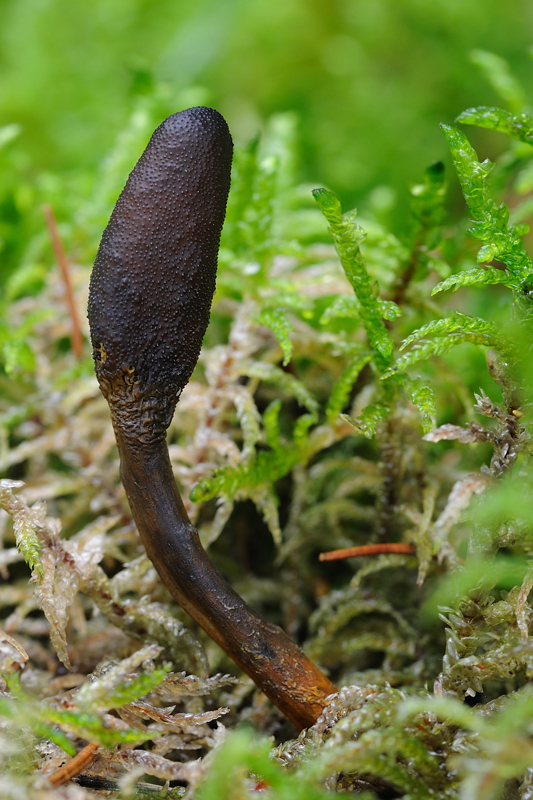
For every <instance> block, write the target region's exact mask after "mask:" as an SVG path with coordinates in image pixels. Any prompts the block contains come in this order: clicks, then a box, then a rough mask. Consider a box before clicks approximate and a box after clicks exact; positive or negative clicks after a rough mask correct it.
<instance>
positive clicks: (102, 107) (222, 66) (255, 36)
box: [0, 0, 533, 273]
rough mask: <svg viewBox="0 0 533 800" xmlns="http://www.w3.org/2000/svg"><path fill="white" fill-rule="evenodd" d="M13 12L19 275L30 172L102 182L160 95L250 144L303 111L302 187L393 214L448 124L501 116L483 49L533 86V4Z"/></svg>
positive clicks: (7, 115)
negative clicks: (117, 149)
mask: <svg viewBox="0 0 533 800" xmlns="http://www.w3.org/2000/svg"><path fill="white" fill-rule="evenodd" d="M0 10H1V20H2V24H1V26H0V65H1V69H0V125H1V126H8V125H10V126H12V125H14V124H16V125H18V126H20V128H14V127H11V128H8V129H7V133H6V134H5V135H6V136H7V138H9V137H10V136H11V135H12V136H13V138H16V143H15V144H9V148H8V149H9V153H8V157H7V155H6V156H3V157H2V160H1V163H0V170H2V171H3V173H4V175H3V178H2V184H1V187H0V192H1V196H0V204H1V209H0V210H1V211H2V222H1V225H2V229H0V235H1V236H2V237H3V240H4V257H5V260H4V264H5V269H4V273H6V271H10V269H11V268H12V267H10V264H11V265H12V266H13V265H14V264H15V262H16V258H17V253H18V254H19V255H20V247H19V245H20V242H18V243H17V241H15V240H16V238H17V237H16V236H14V234H13V229H14V228H13V226H14V225H16V223H17V221H18V220H19V218H20V216H21V215H23V213H24V212H25V211H26V210H27V207H28V205H31V202H32V201H31V198H29V196H28V192H26V194H25V193H24V192H21V191H20V190H18V191H17V188H16V187H17V184H19V183H20V176H21V175H22V174H23V175H25V176H26V178H27V179H31V178H32V177H34V176H37V175H42V174H43V172H47V173H49V174H51V175H55V176H63V175H72V174H78V175H81V174H90V173H91V171H92V172H93V173H94V171H95V168H96V167H97V165H98V164H99V163H100V161H101V159H102V158H103V156H105V154H106V153H107V152H108V151H109V149H110V148H111V147H112V145H113V143H114V142H115V140H116V137H117V134H118V133H119V132H120V131H121V130H122V129H123V128H124V126H125V124H126V122H127V120H128V118H129V117H130V116H131V113H132V110H133V109H134V108H135V107H136V103H138V101H139V96H142V95H143V94H150V93H151V92H154V90H157V91H162V92H163V94H165V96H166V98H167V101H166V102H167V105H168V107H170V108H172V109H173V110H176V111H177V110H180V109H181V108H183V107H185V106H187V105H192V104H200V103H202V104H208V105H213V106H215V107H216V108H218V109H219V110H220V111H221V112H222V113H223V114H224V115H225V116H226V118H227V119H228V122H229V124H230V128H231V130H232V131H233V134H234V138H235V139H236V141H237V142H238V143H239V142H244V141H246V140H247V139H249V138H250V137H252V136H253V135H254V134H255V133H256V132H257V131H258V130H260V129H261V127H262V125H263V124H264V122H265V120H267V119H268V118H269V116H270V115H272V114H275V113H278V112H283V111H289V110H290V111H294V112H295V113H296V114H297V117H298V120H299V130H300V151H301V161H300V165H299V169H300V176H299V177H300V178H301V179H302V180H305V181H310V182H312V183H313V184H314V185H327V186H329V187H331V188H332V189H334V190H335V191H336V192H338V193H339V194H340V196H341V198H342V199H343V202H344V203H345V204H346V205H354V204H358V203H360V202H361V200H362V198H364V197H365V196H367V195H368V194H369V192H371V191H374V193H375V198H374V199H375V200H376V202H383V203H385V204H387V203H389V202H392V198H393V197H394V195H395V194H397V193H398V192H399V193H400V194H401V193H402V191H404V189H405V186H406V185H407V184H408V183H413V182H415V181H417V180H418V179H419V176H420V174H421V172H422V171H423V169H424V168H425V167H426V166H427V165H428V164H429V163H431V162H432V161H435V160H437V159H441V158H445V157H446V154H447V147H446V144H445V142H444V138H443V137H442V134H441V133H440V131H439V128H438V123H439V122H451V121H452V120H453V118H454V117H455V116H456V115H457V114H458V113H459V112H460V111H461V110H463V109H464V108H466V107H468V106H471V105H476V104H477V105H480V104H487V105H490V104H501V100H500V99H499V98H498V97H497V96H496V94H495V92H494V90H493V89H492V88H491V87H490V85H489V83H488V82H487V81H486V79H485V77H484V76H483V74H482V70H480V69H479V67H477V66H476V65H474V64H473V63H472V59H471V57H470V53H471V51H472V50H473V49H476V48H478V49H482V50H488V51H492V52H494V53H497V54H498V55H500V56H502V57H504V58H506V59H507V60H508V61H509V62H510V64H511V67H512V69H513V71H514V72H515V73H516V74H517V76H518V77H519V78H520V79H521V80H522V81H523V83H524V84H525V85H526V87H529V86H531V66H532V65H531V62H530V57H529V53H528V49H529V46H530V43H531V37H530V31H531V29H532V22H533V4H532V3H531V2H528V0H507V2H506V3H502V2H501V0H432V2H428V0H328V2H324V0H224V1H223V2H221V0H194V2H193V0H158V2H154V1H153V0H91V2H85V0H0ZM17 131H18V135H17V136H16V137H15V135H14V134H15V133H16V132H17ZM475 135H476V136H478V137H481V138H478V139H477V140H476V139H475V137H474V144H476V145H477V144H478V143H479V142H481V143H482V151H481V153H480V155H481V156H482V157H485V156H487V155H489V156H490V155H494V150H495V149H496V151H497V148H498V147H499V141H498V137H497V136H496V137H494V135H493V134H492V135H491V134H487V133H483V132H481V133H476V134H475ZM485 142H486V152H484V150H483V147H484V146H485V145H484V143H485ZM1 144H2V142H0V145H1ZM502 146H503V142H502ZM5 149H6V148H4V150H5ZM41 183H42V181H41ZM382 187H391V188H392V190H393V191H392V192H390V191H387V190H385V191H384V190H383V188H382ZM44 195H45V196H44V199H46V192H44ZM41 199H42V198H41ZM56 205H57V204H56ZM59 214H60V216H61V209H59Z"/></svg>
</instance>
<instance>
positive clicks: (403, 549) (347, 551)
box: [318, 542, 415, 561]
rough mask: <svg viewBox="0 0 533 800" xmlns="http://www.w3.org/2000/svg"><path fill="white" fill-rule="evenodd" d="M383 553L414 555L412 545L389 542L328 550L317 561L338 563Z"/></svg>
mask: <svg viewBox="0 0 533 800" xmlns="http://www.w3.org/2000/svg"><path fill="white" fill-rule="evenodd" d="M383 553H396V554H399V555H406V556H411V555H414V553H415V548H414V547H413V545H412V544H405V543H402V542H396V543H394V542H389V543H384V544H361V545H358V546H357V547H344V548H343V549H342V550H328V551H327V552H326V553H320V555H319V556H318V560H319V561H340V559H342V558H355V557H356V556H377V555H381V554H383Z"/></svg>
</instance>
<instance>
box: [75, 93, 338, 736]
mask: <svg viewBox="0 0 533 800" xmlns="http://www.w3.org/2000/svg"><path fill="white" fill-rule="evenodd" d="M231 156H232V142H231V136H230V134H229V131H228V127H227V125H226V123H225V121H224V120H223V118H222V117H221V116H220V114H219V113H218V112H216V111H213V110H212V109H208V108H191V109H188V110H187V111H182V112H181V113H179V114H174V115H173V116H171V117H169V118H168V119H166V120H165V121H164V122H163V123H162V124H161V125H160V126H159V128H157V130H156V131H155V133H154V134H153V136H152V138H151V139H150V142H149V143H148V146H147V148H146V150H145V152H144V153H143V155H142V156H141V158H140V159H139V161H138V163H137V165H136V167H135V169H134V170H133V172H132V173H131V175H130V177H129V179H128V182H127V184H126V186H125V188H124V191H123V192H122V194H121V195H120V197H119V199H118V201H117V204H116V207H115V209H114V211H113V213H112V215H111V219H110V221H109V224H108V226H107V228H106V229H105V231H104V234H103V237H102V242H101V245H100V248H99V250H98V254H97V257H96V262H95V265H94V270H93V273H92V276H91V285H90V293H89V323H90V327H91V340H92V344H93V351H94V360H95V366H96V374H97V377H98V381H99V383H100V387H101V389H102V392H103V393H104V395H105V397H106V399H107V401H108V403H109V406H110V409H111V416H112V420H113V425H114V429H115V436H116V440H117V445H118V449H119V454H120V463H121V467H120V471H121V478H122V482H123V484H124V487H125V489H126V494H127V497H128V501H129V504H130V507H131V510H132V514H133V518H134V520H135V522H136V524H137V528H138V530H139V534H140V536H141V539H142V542H143V544H144V546H145V548H146V552H147V554H148V556H149V558H150V559H151V561H152V563H153V564H154V566H155V567H156V569H157V571H158V573H159V575H160V577H161V580H162V581H163V583H164V584H165V586H166V587H167V589H168V590H169V592H170V593H171V594H172V596H173V597H174V598H175V599H176V600H177V601H178V603H180V604H181V606H182V607H183V608H184V609H185V610H186V611H187V612H188V613H189V614H190V615H191V617H192V618H193V619H194V620H196V622H197V623H198V624H199V625H201V627H202V628H203V629H204V630H205V631H206V632H207V633H208V634H209V636H211V637H212V638H213V639H214V641H215V642H217V644H219V645H220V647H222V648H223V649H224V650H225V651H226V652H227V653H228V654H229V655H230V656H231V657H232V658H233V659H234V661H236V662H237V664H239V665H240V666H241V667H242V669H243V670H244V671H245V672H246V673H247V674H248V675H250V677H251V678H253V680H254V681H255V682H256V684H257V685H258V686H259V687H260V688H261V689H262V690H263V691H264V692H265V694H266V695H267V696H268V697H270V699H271V700H272V701H273V702H274V703H275V704H276V705H277V706H278V707H279V708H280V709H281V710H282V711H283V712H284V713H285V714H286V716H287V717H288V718H289V719H291V720H292V721H293V722H294V723H295V724H296V725H297V726H298V727H300V728H302V727H305V726H307V725H311V724H312V723H313V722H315V720H316V719H317V717H318V716H319V714H320V713H321V711H322V709H323V708H324V705H325V704H326V698H327V697H328V696H329V695H330V694H332V693H333V692H335V687H334V686H333V685H332V684H331V683H330V681H329V680H328V679H327V678H326V677H325V675H323V674H322V672H320V670H319V669H317V667H316V666H315V665H314V664H313V663H312V662H311V661H309V659H308V658H306V656H305V655H304V654H303V653H302V651H301V650H300V649H299V648H298V647H297V646H296V645H295V644H294V643H293V642H292V641H291V640H290V639H289V638H288V636H287V635H286V634H285V633H284V632H283V631H282V630H281V628H278V627H277V626H276V625H273V624H272V623H270V622H268V621H266V620H264V619H263V618H262V617H260V616H259V614H257V613H256V612H255V611H253V609H251V608H250V607H249V606H248V605H247V604H246V603H245V601H244V600H243V599H242V598H241V597H240V596H239V595H238V594H237V593H236V592H235V591H234V590H233V589H232V588H231V586H230V585H229V584H228V583H227V582H226V581H225V579H224V578H223V577H222V575H220V573H219V572H218V571H217V570H216V569H215V567H214V566H213V564H212V563H211V561H210V560H209V558H208V557H207V554H206V553H205V551H204V549H203V548H202V545H201V543H200V539H199V536H198V532H197V531H196V530H195V528H194V527H193V526H192V525H191V522H190V520H189V518H188V516H187V513H186V511H185V508H184V506H183V503H182V501H181V497H180V495H179V492H178V490H177V487H176V482H175V480H174V476H173V473H172V467H171V464H170V459H169V456H168V449H167V446H166V442H165V432H166V429H167V427H168V425H169V423H170V420H171V418H172V414H173V412H174V408H175V405H176V402H177V399H178V397H179V395H180V392H181V391H182V389H183V387H184V386H185V384H186V383H187V381H188V380H189V378H190V376H191V373H192V371H193V369H194V367H195V365H196V361H197V359H198V355H199V352H200V348H201V344H202V338H203V335H204V333H205V329H206V327H207V324H208V322H209V311H210V307H211V300H212V297H213V292H214V289H215V276H216V264H217V253H218V246H219V239H220V232H221V229H222V224H223V221H224V214H225V209H226V200H227V196H228V191H229V183H230V168H231Z"/></svg>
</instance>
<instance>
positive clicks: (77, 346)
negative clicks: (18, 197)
mask: <svg viewBox="0 0 533 800" xmlns="http://www.w3.org/2000/svg"><path fill="white" fill-rule="evenodd" d="M43 214H44V218H45V220H46V227H47V228H48V233H49V235H50V241H51V243H52V249H53V251H54V255H55V257H56V260H57V263H58V265H59V269H60V270H61V274H62V276H63V282H64V284H65V291H66V295H67V304H68V310H69V313H70V318H71V320H72V334H71V341H72V349H73V351H74V355H75V356H76V358H78V359H80V358H81V356H82V349H83V340H82V336H81V327H80V319H79V316H78V311H77V309H76V304H75V302H74V293H73V291H72V283H71V281H70V275H69V266H68V258H67V254H66V253H65V250H64V248H63V243H62V242H61V238H60V236H59V231H58V229H57V222H56V218H55V215H54V210H53V208H52V206H51V205H49V204H48V203H47V204H46V205H44V206H43Z"/></svg>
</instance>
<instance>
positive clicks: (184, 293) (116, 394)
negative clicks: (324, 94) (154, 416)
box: [89, 107, 233, 424]
mask: <svg viewBox="0 0 533 800" xmlns="http://www.w3.org/2000/svg"><path fill="white" fill-rule="evenodd" d="M232 150H233V146H232V141H231V136H230V133H229V130H228V126H227V124H226V122H225V120H224V119H223V117H222V116H221V115H220V114H219V113H218V112H217V111H214V110H213V109H210V108H202V107H199V108H190V109H187V110H186V111H182V112H180V113H179V114H174V115H172V116H171V117H168V119H166V120H165V121H164V122H163V123H162V124H161V125H160V126H159V127H158V128H157V130H156V131H155V132H154V134H153V136H152V138H151V139H150V142H149V143H148V146H147V148H146V150H145V151H144V153H143V155H142V156H141V158H140V159H139V161H138V162H137V165H136V166H135V168H134V170H133V172H132V173H131V174H130V176H129V178H128V181H127V183H126V186H125V188H124V190H123V192H122V194H121V195H120V197H119V199H118V201H117V204H116V206H115V209H114V211H113V213H112V215H111V219H110V220H109V223H108V225H107V227H106V229H105V231H104V234H103V236H102V241H101V244H100V247H99V250H98V254H97V256H96V261H95V264H94V269H93V273H92V276H91V284H90V291H89V322H90V327H91V340H92V345H93V350H94V358H95V364H96V373H97V376H98V379H99V381H100V385H101V388H102V391H103V392H104V394H105V395H106V397H107V398H108V400H109V402H110V405H112V403H113V402H119V403H122V404H123V403H126V404H128V397H129V396H131V395H135V396H136V397H137V398H138V397H139V396H141V397H143V398H144V399H145V406H146V411H147V412H148V410H149V408H148V407H149V406H150V405H155V406H156V407H159V406H161V408H160V411H161V412H163V411H164V413H163V417H164V418H165V419H166V418H167V417H168V416H169V414H170V416H171V413H172V412H173V409H174V406H175V403H176V400H177V397H178V396H179V393H180V392H181V390H182V388H183V387H184V386H185V384H186V383H187V381H188V380H189V378H190V376H191V374H192V371H193V369H194V367H195V365H196V362H197V360H198V355H199V353H200V347H201V344H202V338H203V335H204V333H205V329H206V327H207V324H208V322H209V311H210V307H211V300H212V297H213V293H214V290H215V279H216V265H217V255H218V246H219V241H220V232H221V229H222V224H223V221H224V215H225V210H226V201H227V196H228V191H229V184H230V169H231V158H232ZM124 393H125V395H124ZM123 395H124V396H123ZM132 399H133V398H132ZM163 407H164V408H163ZM112 411H113V405H112ZM117 411H120V409H118V410H117ZM115 416H116V415H115ZM119 416H120V414H119ZM162 421H163V420H162ZM169 421H170V419H168V421H167V422H166V423H165V424H168V422H169Z"/></svg>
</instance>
